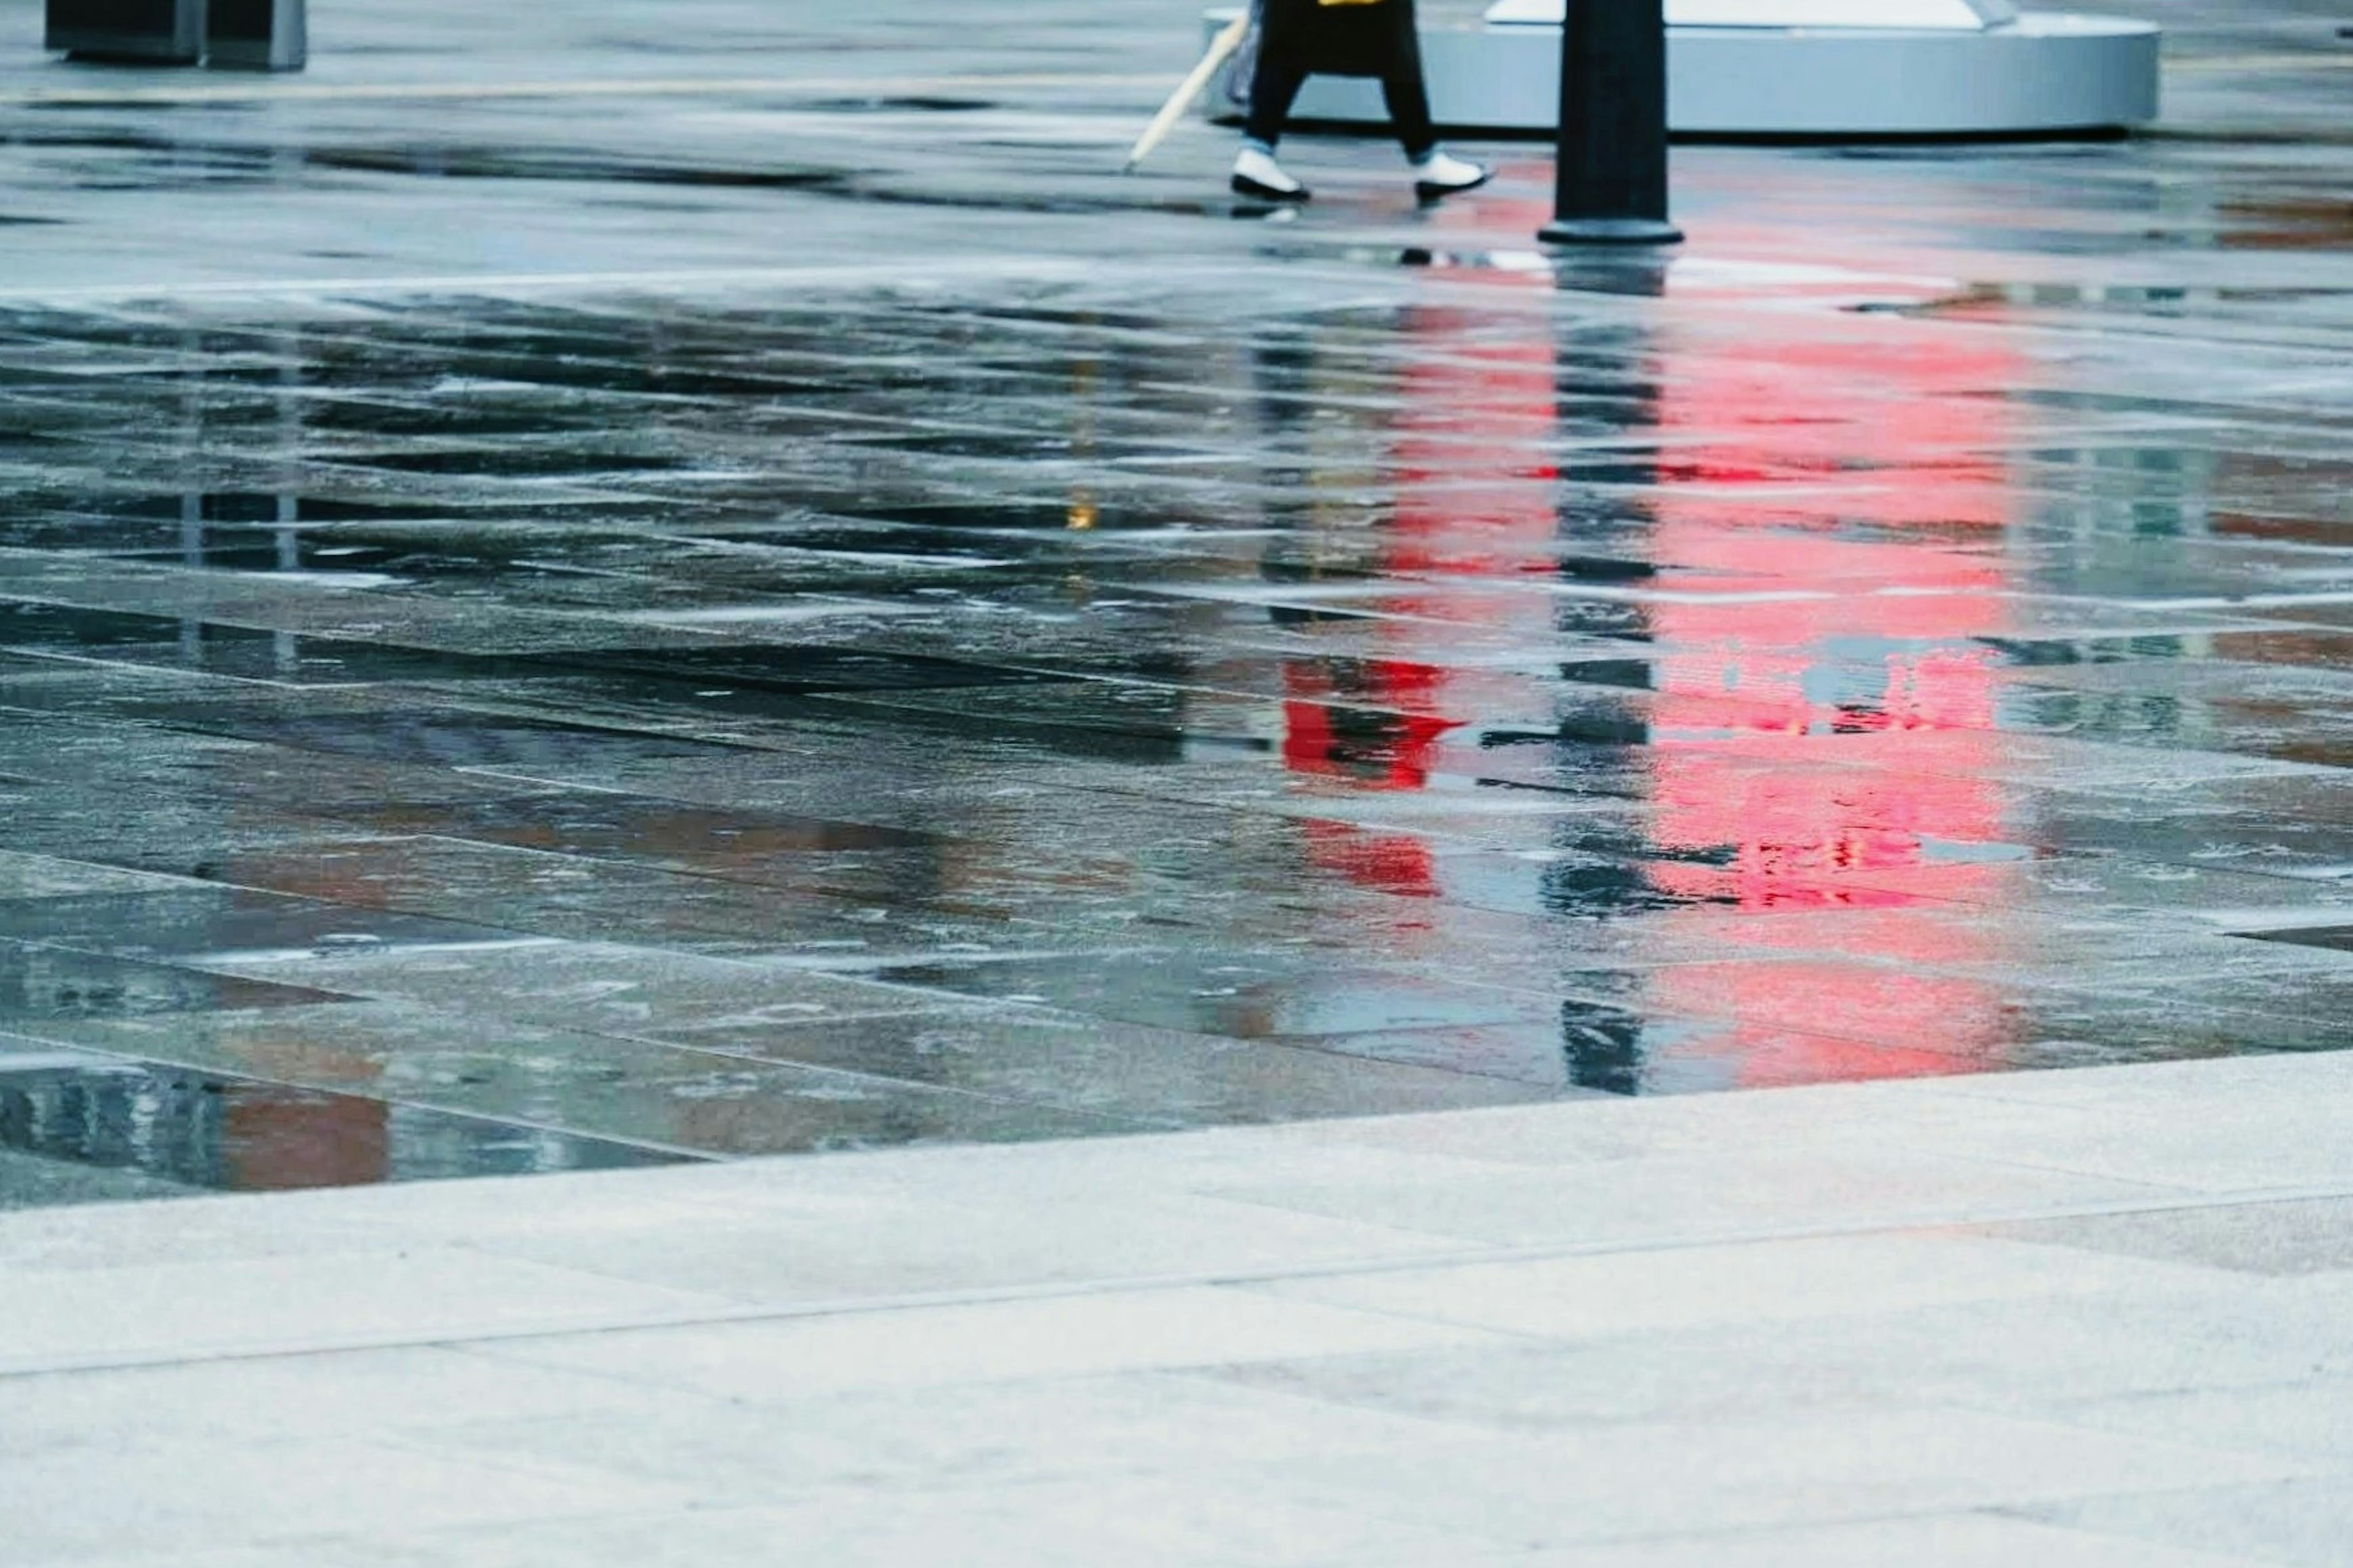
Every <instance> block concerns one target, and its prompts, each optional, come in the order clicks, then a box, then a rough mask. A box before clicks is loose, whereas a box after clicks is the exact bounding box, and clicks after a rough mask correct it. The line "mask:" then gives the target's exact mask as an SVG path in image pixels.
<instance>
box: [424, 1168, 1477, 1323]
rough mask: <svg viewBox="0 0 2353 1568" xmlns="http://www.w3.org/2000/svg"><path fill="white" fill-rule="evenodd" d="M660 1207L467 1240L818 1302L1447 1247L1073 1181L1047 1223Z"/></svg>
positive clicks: (983, 1201)
mask: <svg viewBox="0 0 2353 1568" xmlns="http://www.w3.org/2000/svg"><path fill="white" fill-rule="evenodd" d="M788 1192H789V1189H788V1188H787V1189H786V1192H780V1193H779V1194H777V1200H776V1202H775V1203H774V1204H773V1205H759V1206H756V1207H746V1208H743V1209H736V1208H732V1207H727V1208H723V1207H719V1206H717V1205H712V1206H707V1207H703V1208H702V1209H701V1211H700V1212H697V1213H693V1214H678V1213H674V1212H665V1213H660V1214H657V1215H652V1216H650V1217H649V1219H648V1220H647V1221H646V1222H645V1223H642V1224H639V1225H634V1226H631V1225H623V1224H617V1223H610V1222H604V1223H595V1224H592V1225H589V1226H580V1227H575V1226H570V1225H567V1224H565V1223H564V1222H562V1221H560V1220H559V1221H557V1222H555V1223H554V1224H551V1225H533V1224H516V1225H513V1226H500V1227H499V1228H498V1229H497V1230H496V1231H495V1232H486V1231H482V1230H478V1231H476V1232H474V1233H472V1236H471V1240H472V1244H473V1245H475V1246H477V1247H481V1248H482V1249H484V1250H486V1251H489V1252H492V1253H495V1254H496V1255H498V1256H500V1257H503V1258H526V1259H530V1260H533V1261H536V1262H541V1263H547V1264H552V1265H555V1266H558V1267H564V1268H582V1269H586V1270H590V1271H593V1272H595V1273H596V1274H599V1275H603V1276H607V1277H610V1278H616V1279H636V1280H641V1281H644V1282H646V1283H649V1284H657V1285H661V1286H665V1287H670V1288H674V1289H690V1290H697V1291H707V1292H710V1293H712V1294H716V1295H723V1296H726V1297H728V1298H730V1299H731V1300H743V1301H800V1302H810V1301H823V1300H839V1299H844V1298H860V1297H866V1298H878V1297H886V1296H893V1295H927V1294H932V1293H935V1292H951V1291H969V1290H988V1289H1008V1288H1023V1287H1031V1286H1039V1285H1050V1284H1055V1283H1078V1282H1086V1281H1093V1282H1102V1281H1106V1280H1115V1279H1183V1278H1201V1277H1208V1276H1212V1275H1216V1274H1220V1273H1242V1274H1256V1273H1261V1272H1283V1271H1288V1270H1292V1269H1298V1268H1326V1267H1338V1266H1342V1265H1347V1264H1359V1263H1366V1262H1381V1261H1388V1260H1397V1259H1409V1258H1416V1257H1429V1256H1432V1255H1440V1254H1449V1253H1452V1252H1456V1251H1459V1250H1460V1247H1461V1244H1460V1243H1459V1242H1457V1241H1454V1240H1452V1239H1451V1238H1449V1237H1441V1236H1432V1235H1428V1234H1424V1233H1421V1232H1417V1231H1411V1230H1404V1229H1399V1228H1396V1227H1393V1226H1381V1225H1375V1224H1367V1223H1364V1222H1360V1221H1355V1220H1341V1219H1327V1218H1324V1217H1323V1216H1321V1215H1303V1214H1298V1213H1294V1212H1291V1211H1287V1210H1282V1209H1274V1208H1268V1207H1265V1206H1263V1205H1252V1204H1240V1203H1230V1202H1226V1201H1223V1200H1220V1199H1218V1198H1214V1197H1197V1196H1192V1195H1189V1194H1181V1193H1177V1194H1165V1195H1164V1194H1158V1193H1155V1192H1152V1191H1149V1190H1146V1191H1144V1192H1139V1193H1134V1194H1116V1193H1103V1192H1101V1191H1099V1190H1088V1189H1084V1188H1072V1189H1070V1190H1068V1192H1067V1195H1065V1196H1063V1197H1061V1198H1060V1199H1057V1200H1054V1201H1053V1202H1052V1206H1051V1208H1050V1211H1048V1212H1050V1219H1049V1220H1046V1221H1045V1222H1044V1223H1041V1214H1040V1211H1039V1209H1037V1208H1035V1207H1032V1206H1030V1205H1027V1204H1023V1203H1018V1202H1014V1201H1005V1200H997V1201H990V1200H989V1197H988V1195H986V1194H981V1195H969V1196H968V1195H965V1194H961V1193H958V1192H957V1191H955V1190H954V1189H944V1190H942V1191H939V1192H937V1193H936V1194H929V1195H927V1194H923V1193H921V1192H903V1193H902V1192H888V1193H881V1194H860V1195H858V1196H852V1197H839V1198H835V1199H832V1200H831V1201H828V1199H827V1197H826V1196H825V1194H821V1193H820V1194H808V1195H807V1198H806V1200H805V1201H799V1202H794V1201H789V1199H788V1196H787V1194H788Z"/></svg>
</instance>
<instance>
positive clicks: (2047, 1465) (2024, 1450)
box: [1226, 1409, 2303, 1547]
mask: <svg viewBox="0 0 2353 1568" xmlns="http://www.w3.org/2000/svg"><path fill="white" fill-rule="evenodd" d="M2300 1473H2303V1468H2302V1467H2299V1466H2298V1465H2297V1464H2296V1463H2295V1461H2292V1460H2281V1459H2274V1458H2256V1457H2250V1456H2244V1455H2234V1454H2227V1453H2218V1452H2215V1451H2212V1450H2207V1449H2200V1448H2195V1447H2186V1446H2180V1445H2174V1444H2164V1443H2151V1442H2147V1441H2143V1440H2139V1439H2129V1438H2120V1437H2116V1436H2113V1435H2110V1434H2105V1433H2095V1432H2089V1431H2085V1430H2083V1429H2079V1428H2073V1427H2068V1426H2061V1425H2058V1424H2056V1423H2046V1422H2034V1421H2025V1420H2018V1419H2013V1418H2010V1417H2004V1416H1996V1415H1978V1414H1974V1413H1968V1412H1957V1411H1952V1410H1946V1409H1910V1410H1903V1409H1897V1410H1885V1411H1877V1412H1848V1413H1846V1414H1844V1415H1840V1416H1836V1417H1833V1418H1829V1419H1817V1420H1787V1419H1785V1420H1763V1421H1755V1422H1720V1423H1703V1424H1681V1423H1678V1424H1672V1425H1626V1426H1613V1427H1609V1428H1606V1429H1596V1430H1588V1431H1582V1432H1575V1433H1567V1434H1554V1435H1549V1436H1534V1435H1525V1434H1524V1435H1521V1436H1514V1437H1511V1438H1498V1439H1496V1440H1495V1441H1493V1442H1492V1443H1490V1444H1488V1445H1487V1446H1485V1447H1456V1448H1450V1449H1447V1450H1445V1451H1443V1452H1436V1453H1428V1454H1421V1455H1416V1456H1412V1457H1410V1458H1405V1459H1402V1460H1395V1459H1390V1458H1386V1457H1382V1456H1370V1457H1356V1458H1352V1459H1347V1460H1339V1459H1335V1460H1329V1461H1325V1460H1304V1461H1284V1462H1279V1463H1276V1464H1272V1465H1269V1466H1265V1467H1263V1468H1261V1469H1260V1470H1259V1471H1258V1472H1257V1474H1256V1476H1255V1477H1254V1478H1245V1477H1244V1476H1242V1475H1240V1473H1239V1472H1235V1471H1228V1472H1226V1476H1227V1478H1228V1479H1229V1483H1230V1484H1232V1485H1234V1486H1237V1487H1246V1488H1250V1489H1259V1488H1264V1489H1271V1490H1273V1491H1275V1492H1276V1493H1278V1494H1279V1495H1282V1496H1285V1497H1288V1498H1293V1499H1299V1500H1314V1501H1316V1502H1318V1503H1321V1504H1323V1505H1324V1506H1327V1507H1333V1508H1340V1509H1357V1510H1363V1511H1365V1512H1366V1513H1367V1514H1370V1515H1372V1516H1374V1517H1377V1518H1388V1519H1397V1520H1400V1521H1408V1522H1411V1523H1414V1524H1417V1525H1420V1526H1423V1527H1426V1528H1431V1529H1439V1530H1448V1529H1452V1530H1461V1531H1484V1532H1491V1533H1496V1534H1504V1535H1508V1536H1510V1537H1512V1538H1513V1539H1515V1540H1518V1541H1521V1542H1525V1544H1527V1545H1529V1546H1531V1547H1539V1546H1555V1545H1569V1544H1575V1543H1578V1542H1603V1541H1610V1540H1618V1539H1625V1538H1629V1537H1636V1538H1639V1537H1641V1536H1645V1535H1658V1534H1662V1533H1667V1532H1672V1531H1681V1532H1684V1533H1692V1532H1697V1531H1705V1530H1730V1529H1736V1528H1742V1527H1749V1528H1755V1527H1760V1526H1767V1525H1793V1524H1800V1523H1816V1522H1819V1523H1828V1522H1832V1521H1841V1520H1868V1519H1874V1518H1881V1517H1886V1516H1891V1515H1899V1514H1903V1513H1907V1512H1909V1513H1936V1512H1949V1511H1953V1510H1968V1509H1977V1508H1984V1507H1989V1506H1993V1505H2003V1504H2006V1505H2016V1506H2023V1505H2025V1504H2029V1503H2031V1502H2034V1501H2038V1500H2073V1499H2077V1498H2084V1497H2089V1496H2095V1495H2099V1494H2103V1493H2121V1492H2129V1491H2133V1490H2137V1489H2138V1490H2148V1489H2158V1488H2164V1487H2189V1486H2199V1485H2210V1486H2211V1485H2214V1484H2216V1478H2217V1477H2221V1476H2229V1477H2232V1478H2235V1479H2239V1480H2241V1481H2242V1482H2245V1483H2248V1484H2252V1483H2254V1482H2258V1481H2271V1480H2277V1479H2291V1478H2294V1477H2295V1476H2297V1475H2298V1474H2300Z"/></svg>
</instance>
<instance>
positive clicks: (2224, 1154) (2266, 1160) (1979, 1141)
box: [1935, 1084, 2353, 1193]
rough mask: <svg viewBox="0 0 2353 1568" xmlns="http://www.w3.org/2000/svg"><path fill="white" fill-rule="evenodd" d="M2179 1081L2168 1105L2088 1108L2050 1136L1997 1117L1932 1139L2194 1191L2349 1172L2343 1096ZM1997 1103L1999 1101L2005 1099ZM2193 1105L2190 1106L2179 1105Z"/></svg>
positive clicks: (2351, 1151)
mask: <svg viewBox="0 0 2353 1568" xmlns="http://www.w3.org/2000/svg"><path fill="white" fill-rule="evenodd" d="M2180 1087H2181V1092H2182V1096H2183V1099H2182V1100H2181V1102H2180V1103H2179V1104H2176V1105H2175V1106H2173V1107H2171V1108H2170V1109H2165V1108H2160V1106H2159V1105H2158V1103H2156V1102H2154V1101H2146V1100H2144V1101H2136V1102H2131V1103H2128V1104H2115V1105H2102V1106H2098V1107H2096V1108H2087V1109H2084V1110H2081V1111H2078V1112H2076V1113H2075V1115H2074V1121H2073V1126H2072V1127H2071V1128H2069V1129H2068V1130H2067V1131H2065V1132H2063V1133H2062V1134H2060V1135H2058V1136H2055V1137H2054V1136H2052V1135H2050V1133H2049V1132H2048V1131H2044V1130H2039V1129H2035V1128H2031V1127H2029V1126H2027V1125H2024V1124H2021V1123H2019V1122H2014V1121H2010V1120H2009V1119H2008V1118H2006V1117H2001V1118H1994V1119H1991V1120H1990V1121H1989V1124H1988V1125H1986V1126H1983V1127H1980V1128H1976V1129H1968V1128H1955V1129H1953V1130H1951V1131H1947V1132H1944V1133H1940V1134H1938V1135H1937V1137H1936V1145H1935V1146H1939V1147H1943V1148H1946V1149H1947V1150H1949V1151H1950V1152H1954V1153H1958V1154H1966V1155H1969V1156H1971V1157H1975V1158H1979V1159H1986V1160H1996V1161H2000V1162H2002V1163H2011V1164H2019V1165H2025V1166H2031V1167H2034V1168H2037V1169H2045V1170H2063V1171H2076V1172H2081V1173H2084V1174H2085V1175H2091V1176H2100V1177H2105V1178H2107V1179H2109V1180H2113V1181H2133V1182H2146V1183H2150V1184H2162V1185H2167V1186H2174V1187H2180V1188H2185V1189H2189V1190H2191V1191H2196V1192H2208V1193H2219V1192H2234V1191H2235V1192H2245V1191H2250V1190H2254V1191H2260V1190H2263V1189H2266V1188H2269V1189H2274V1190H2293V1189H2296V1188H2308V1187H2316V1186H2337V1185H2341V1184H2346V1183H2347V1182H2348V1181H2353V1148H2348V1145H2347V1142H2346V1141H2345V1140H2343V1139H2340V1138H2337V1137H2334V1136H2331V1130H2332V1129H2333V1128H2334V1127H2335V1126H2336V1125H2337V1123H2338V1122H2339V1121H2341V1120H2342V1111H2341V1110H2339V1105H2340V1103H2341V1102H2340V1100H2338V1099H2337V1098H2335V1097H2334V1096H2332V1095H2331V1094H2329V1093H2327V1092H2326V1091H2324V1092H2321V1093H2317V1094H2314V1095H2306V1096H2295V1097H2291V1096H2288V1095H2284V1094H2283V1095H2277V1096H2269V1095H2267V1096H2263V1097H2262V1098H2256V1097H2253V1096H2251V1095H2244V1094H2242V1095H2238V1096H2228V1095H2226V1096H2221V1097H2218V1098H2217V1100H2215V1101H2214V1102H2212V1103H2211V1104H2210V1103H2207V1102H2205V1101H2203V1100H2200V1097H2198V1095H2197V1094H2196V1092H2195V1089H2194V1088H2193V1087H2192V1086H2190V1085H2187V1084H2185V1085H2182V1086H2180ZM1978 1103H1984V1102H1983V1101H1979V1102H1978ZM2002 1103H2003V1105H2004V1107H2005V1109H2007V1107H2008V1106H2009V1105H2010V1103H2012V1102H2010V1101H2004V1102H2002ZM2191 1105H2195V1106H2197V1108H2198V1111H2197V1114H2196V1115H2195V1116H2188V1115H2184V1114H2183V1111H2184V1110H2185V1109H2186V1108H2187V1107H2189V1106H2191Z"/></svg>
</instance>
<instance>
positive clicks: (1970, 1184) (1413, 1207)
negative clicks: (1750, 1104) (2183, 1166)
mask: <svg viewBox="0 0 2353 1568" xmlns="http://www.w3.org/2000/svg"><path fill="white" fill-rule="evenodd" d="M1211 1190H1214V1191H1216V1192H1218V1193H1219V1194H1222V1195H1225V1196H1229V1197H1233V1198H1240V1199H1247V1200H1249V1201H1251V1202H1255V1203H1262V1204H1266V1205H1271V1206H1275V1207H1282V1208H1293V1209H1297V1210H1299V1211H1301V1212H1303V1213H1308V1214H1324V1215H1334V1216H1335V1217H1345V1218H1353V1219H1360V1220H1365V1221H1367V1222H1377V1223H1381V1224H1387V1225H1403V1226H1410V1227H1412V1228H1414V1229H1418V1230H1431V1231H1439V1232H1442V1233H1445V1234H1448V1235H1454V1236H1460V1237H1465V1238H1466V1239H1473V1240H1479V1241H1487V1242H1494V1243H1500V1244H1504V1245H1517V1246H1530V1245H1537V1244H1545V1243H1574V1242H1603V1241H1612V1240H1622V1239H1627V1238H1630V1237H1643V1238H1645V1239H1649V1240H1653V1241H1655V1240H1660V1239H1664V1238H1667V1237H1674V1238H1677V1239H1683V1240H1696V1239H1701V1238H1705V1237H1737V1236H1741V1235H1743V1234H1756V1233H1757V1232H1760V1231H1769V1230H1772V1229H1774V1228H1777V1227H1796V1226H1855V1227H1861V1226H1894V1225H1903V1224H1906V1223H1915V1222H1918V1221H1923V1220H1928V1219H1945V1220H1950V1219H1955V1218H1958V1217H1961V1216H1963V1215H1968V1214H1969V1213H1971V1212H1973V1211H1987V1210H2005V1209H2008V1210H2026V1211H2031V1210H2035V1209H2042V1208H2067V1207H2080V1206H2089V1205H2098V1204H2107V1203H2119V1202H2128V1201H2134V1200H2146V1199H2148V1198H2150V1197H2152V1196H2154V1195H2159V1194H2162V1193H2163V1192H2164V1190H2165V1189H2162V1188H2158V1187H2153V1186H2150V1185H2147V1184H2128V1183H2123V1182H2117V1181H2113V1180H2109V1179H2106V1178H2102V1177H2097V1176H2078V1175H2073V1174H2070V1173H2064V1172H2056V1171H2038V1170H2031V1169H2027V1168H2024V1167H2020V1166H2014V1165H2003V1164H1998V1163H1991V1162H1978V1161H1969V1160H1957V1159H1951V1158H1947V1157H1944V1156H1940V1155H1936V1154H1933V1153H1914V1154H1912V1155H1910V1156H1908V1157H1907V1156H1899V1155H1896V1154H1894V1153H1892V1152H1887V1153H1855V1152H1844V1151H1837V1150H1829V1151H1822V1150H1797V1149H1790V1150H1778V1149H1777V1150H1769V1151H1757V1152H1746V1151H1737V1152H1725V1153H1720V1154H1714V1155H1690V1156H1679V1157H1672V1158H1662V1159H1654V1160H1645V1161H1641V1162H1638V1163H1625V1162H1613V1163H1603V1164H1599V1165H1594V1166H1589V1167H1579V1168H1575V1169H1573V1170H1571V1169H1564V1170H1559V1171H1549V1170H1546V1171H1528V1170H1510V1169H1494V1168H1491V1169H1489V1170H1486V1171H1482V1172H1477V1173H1469V1174H1458V1173H1446V1174H1442V1175H1441V1174H1440V1173H1435V1172H1433V1173H1428V1174H1427V1175H1426V1176H1424V1177H1423V1178H1422V1179H1419V1180H1411V1181H1405V1182H1396V1183H1362V1182H1357V1183H1349V1184H1336V1183H1328V1182H1293V1183H1285V1184H1282V1185H1279V1186H1278V1185H1272V1184H1251V1183H1249V1182H1247V1181H1241V1182H1233V1183H1221V1184H1217V1185H1216V1186H1215V1187H1214V1188H1212V1189H1211Z"/></svg>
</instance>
